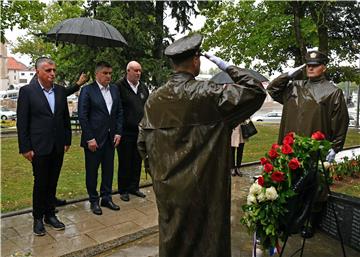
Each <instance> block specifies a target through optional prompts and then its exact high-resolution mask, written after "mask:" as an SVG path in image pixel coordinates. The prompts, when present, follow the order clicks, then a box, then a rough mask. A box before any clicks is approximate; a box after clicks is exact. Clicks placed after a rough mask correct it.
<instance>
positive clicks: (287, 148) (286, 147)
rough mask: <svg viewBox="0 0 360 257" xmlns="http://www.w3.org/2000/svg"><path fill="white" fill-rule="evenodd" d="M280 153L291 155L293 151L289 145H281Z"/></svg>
mask: <svg viewBox="0 0 360 257" xmlns="http://www.w3.org/2000/svg"><path fill="white" fill-rule="evenodd" d="M281 152H282V153H283V154H291V153H293V149H292V148H291V146H290V145H283V146H282V147H281Z"/></svg>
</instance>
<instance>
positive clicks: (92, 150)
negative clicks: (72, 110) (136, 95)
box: [78, 61, 123, 215]
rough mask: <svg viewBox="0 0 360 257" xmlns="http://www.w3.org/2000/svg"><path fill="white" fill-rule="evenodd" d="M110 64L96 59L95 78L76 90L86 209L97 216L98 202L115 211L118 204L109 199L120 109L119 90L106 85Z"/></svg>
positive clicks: (118, 139) (108, 79)
mask: <svg viewBox="0 0 360 257" xmlns="http://www.w3.org/2000/svg"><path fill="white" fill-rule="evenodd" d="M111 74H112V67H111V65H110V64H109V63H107V62H103V61H102V62H99V63H97V64H96V68H95V78H96V81H94V82H93V83H92V84H89V85H87V86H85V87H83V89H82V90H81V92H80V96H79V103H78V114H79V121H80V126H81V129H82V135H81V146H82V147H84V152H85V169H86V188H87V192H88V194H89V200H90V208H91V210H92V212H93V213H94V214H96V215H101V214H102V210H101V207H100V205H99V198H100V196H101V197H102V199H101V206H104V207H107V208H109V209H111V210H115V211H118V210H120V207H119V206H118V205H116V204H114V202H113V201H112V198H111V193H112V181H113V173H114V152H115V148H116V147H117V146H118V145H119V143H120V139H121V134H122V124H123V111H122V105H121V100H120V95H119V91H118V89H117V87H116V86H114V85H110V81H111ZM100 164H101V187H100V196H99V194H98V192H97V191H96V187H97V177H98V169H99V166H100Z"/></svg>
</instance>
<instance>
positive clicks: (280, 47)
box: [201, 1, 360, 81]
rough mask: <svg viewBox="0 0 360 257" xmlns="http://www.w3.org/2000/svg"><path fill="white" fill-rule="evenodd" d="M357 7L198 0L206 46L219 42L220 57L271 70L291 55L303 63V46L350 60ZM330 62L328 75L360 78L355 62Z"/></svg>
mask: <svg viewBox="0 0 360 257" xmlns="http://www.w3.org/2000/svg"><path fill="white" fill-rule="evenodd" d="M359 12H360V4H359V3H358V2H355V1H352V2H350V1H349V2H338V1H284V2H271V1H261V2H254V1H253V2H243V1H239V2H237V3H229V2H215V3H214V2H212V3H207V4H205V5H201V14H203V15H205V16H206V17H207V22H206V25H205V27H204V28H203V29H202V32H203V33H204V34H205V35H206V40H205V43H204V48H206V49H209V48H211V47H220V49H219V51H218V53H217V54H218V55H219V56H221V57H224V58H226V59H231V60H232V61H233V62H234V63H236V64H240V63H245V65H246V66H251V65H252V66H253V67H254V68H256V69H258V70H260V71H263V72H268V73H269V74H271V73H273V72H274V71H280V72H281V71H282V67H284V66H287V65H288V64H287V62H288V60H289V59H291V60H294V65H295V66H297V65H299V64H301V63H304V56H305V53H306V48H312V47H316V46H318V47H319V50H321V51H324V52H325V53H328V54H331V56H337V57H338V58H339V59H340V60H347V61H348V62H349V63H351V62H354V61H355V59H356V58H357V54H359V50H360V49H359V43H360V32H359V25H360V16H359V15H358V14H359ZM254 60H257V62H255V63H254V62H253V61H254ZM331 65H333V66H334V65H337V61H336V60H333V61H332V62H331V64H330V69H329V71H330V73H331V77H332V79H334V80H337V81H338V80H339V79H345V80H353V81H360V78H359V74H358V73H357V72H356V69H355V67H352V66H348V67H345V68H341V69H339V68H336V69H334V68H332V67H331ZM335 70H336V72H335Z"/></svg>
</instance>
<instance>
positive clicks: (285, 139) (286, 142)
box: [283, 135, 294, 145]
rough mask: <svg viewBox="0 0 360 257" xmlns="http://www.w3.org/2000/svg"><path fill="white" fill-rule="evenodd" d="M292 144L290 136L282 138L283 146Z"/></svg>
mask: <svg viewBox="0 0 360 257" xmlns="http://www.w3.org/2000/svg"><path fill="white" fill-rule="evenodd" d="M293 143H294V138H293V137H292V136H290V135H287V136H285V137H284V139H283V144H284V145H292V144H293Z"/></svg>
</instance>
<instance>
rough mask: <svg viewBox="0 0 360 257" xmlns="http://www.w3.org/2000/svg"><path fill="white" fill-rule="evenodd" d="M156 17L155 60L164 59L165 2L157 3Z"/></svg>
mask: <svg viewBox="0 0 360 257" xmlns="http://www.w3.org/2000/svg"><path fill="white" fill-rule="evenodd" d="M155 16H156V17H155V19H156V24H157V27H156V31H155V40H154V50H153V57H154V58H155V59H162V57H163V38H164V26H163V25H164V1H156V5H155Z"/></svg>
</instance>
